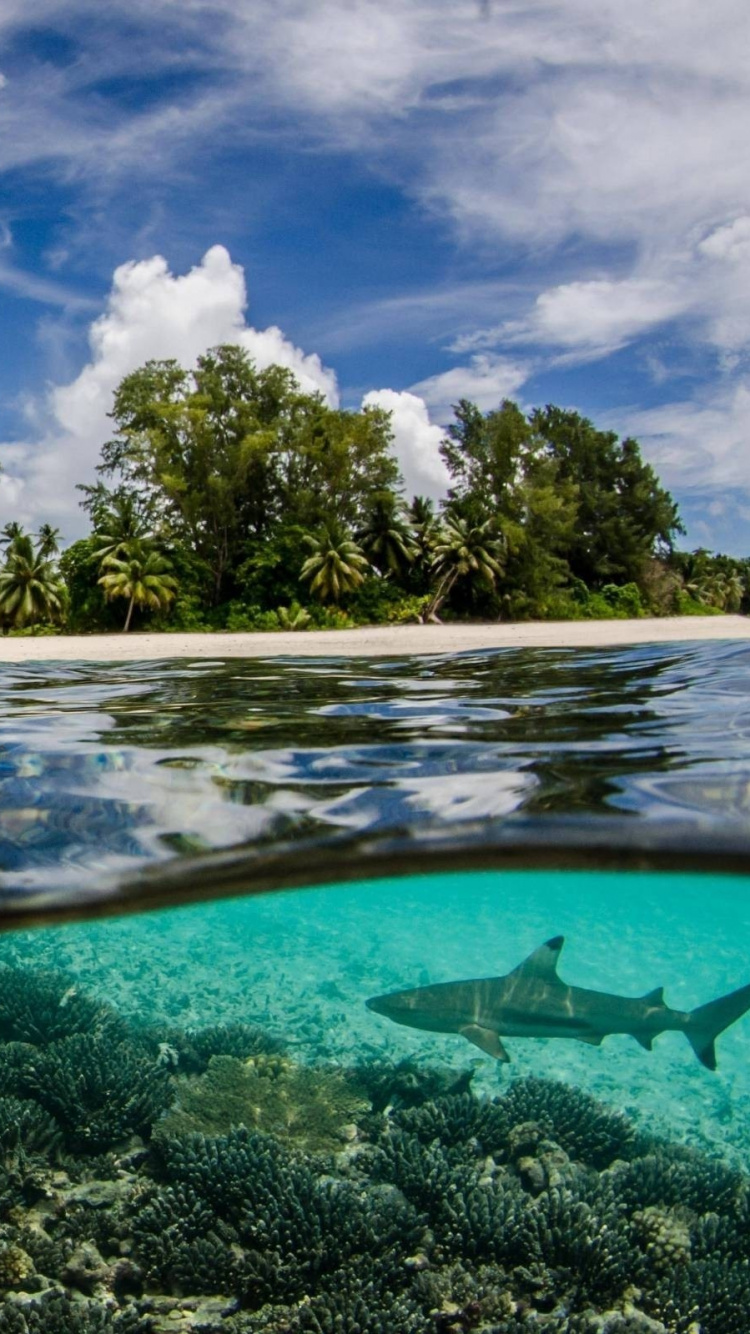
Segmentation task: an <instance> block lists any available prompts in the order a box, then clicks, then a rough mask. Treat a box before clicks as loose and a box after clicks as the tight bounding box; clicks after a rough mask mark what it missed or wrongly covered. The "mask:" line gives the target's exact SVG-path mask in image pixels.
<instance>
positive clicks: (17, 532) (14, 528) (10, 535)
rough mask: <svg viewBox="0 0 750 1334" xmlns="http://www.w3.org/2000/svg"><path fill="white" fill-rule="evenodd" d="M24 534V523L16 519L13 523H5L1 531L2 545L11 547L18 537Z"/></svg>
mask: <svg viewBox="0 0 750 1334" xmlns="http://www.w3.org/2000/svg"><path fill="white" fill-rule="evenodd" d="M23 536H24V529H23V525H22V524H20V523H17V522H16V520H15V519H13V520H12V522H11V523H6V524H4V526H3V528H2V531H1V532H0V546H2V547H10V546H12V545H13V543H14V542H15V541H16V538H18V537H23Z"/></svg>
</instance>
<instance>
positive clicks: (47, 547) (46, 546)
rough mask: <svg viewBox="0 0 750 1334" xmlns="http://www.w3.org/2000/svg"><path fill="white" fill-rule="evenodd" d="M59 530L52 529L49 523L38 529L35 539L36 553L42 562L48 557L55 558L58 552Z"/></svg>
mask: <svg viewBox="0 0 750 1334" xmlns="http://www.w3.org/2000/svg"><path fill="white" fill-rule="evenodd" d="M60 536H61V534H60V529H59V528H53V526H52V524H51V523H43V524H41V525H40V527H39V532H38V533H37V535H36V538H37V551H38V553H39V555H40V556H41V557H42V559H43V560H46V559H47V558H48V557H49V556H56V555H57V553H58V552H59V550H60Z"/></svg>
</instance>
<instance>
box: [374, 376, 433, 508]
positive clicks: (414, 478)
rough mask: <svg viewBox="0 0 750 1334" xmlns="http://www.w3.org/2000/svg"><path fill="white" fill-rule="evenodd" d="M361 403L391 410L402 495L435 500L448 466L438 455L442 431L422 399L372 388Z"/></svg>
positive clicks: (391, 390)
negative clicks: (427, 497)
mask: <svg viewBox="0 0 750 1334" xmlns="http://www.w3.org/2000/svg"><path fill="white" fill-rule="evenodd" d="M362 406H363V407H364V408H366V407H377V408H384V409H385V410H386V412H390V413H391V422H392V426H393V437H394V452H395V454H396V458H397V459H398V462H399V467H400V468H401V473H402V476H403V479H404V487H405V490H406V495H407V496H408V497H411V496H415V495H417V496H429V497H430V498H431V499H433V500H439V499H440V498H441V497H442V496H444V495H445V493H446V491H447V489H448V480H449V479H448V469H447V468H446V466H445V464H444V462H443V460H442V458H441V457H440V441H441V440H442V438H443V430H442V428H441V427H440V426H436V425H435V424H434V423H433V422H431V421H430V417H429V413H428V411H427V404H426V403H425V401H424V399H423V398H419V397H418V396H417V395H416V394H410V393H408V392H406V391H404V392H402V393H397V392H396V390H394V389H373V390H371V391H370V393H369V394H365V396H364V398H363V400H362Z"/></svg>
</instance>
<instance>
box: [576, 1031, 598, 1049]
mask: <svg viewBox="0 0 750 1334" xmlns="http://www.w3.org/2000/svg"><path fill="white" fill-rule="evenodd" d="M603 1039H604V1034H603V1033H587V1034H586V1036H585V1037H584V1036H583V1034H582V1033H579V1034H578V1041H579V1042H588V1044H589V1046H590V1047H601V1045H602V1041H603Z"/></svg>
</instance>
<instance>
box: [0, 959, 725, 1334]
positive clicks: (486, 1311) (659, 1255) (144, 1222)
mask: <svg viewBox="0 0 750 1334" xmlns="http://www.w3.org/2000/svg"><path fill="white" fill-rule="evenodd" d="M71 988H73V990H71ZM0 1029H1V1031H2V1033H3V1034H4V1038H5V1040H4V1041H2V1042H0V1178H1V1179H0V1334H43V1332H45V1331H49V1334H63V1331H64V1332H65V1334H89V1332H91V1334H166V1331H167V1330H172V1331H174V1332H175V1334H190V1332H191V1331H194V1332H195V1334H220V1332H221V1334H305V1332H306V1331H309V1332H310V1334H396V1331H398V1334H464V1332H465V1331H468V1332H471V1331H476V1332H477V1334H697V1331H700V1334H747V1331H748V1329H750V1269H748V1259H747V1257H748V1254H749V1253H750V1179H749V1178H748V1177H746V1176H745V1175H744V1174H743V1173H742V1172H741V1171H739V1170H738V1169H737V1168H735V1167H731V1166H728V1165H726V1164H724V1163H723V1162H720V1161H717V1160H716V1159H714V1158H710V1157H708V1156H706V1155H704V1154H702V1153H700V1152H698V1151H697V1150H695V1149H688V1148H685V1147H682V1146H679V1145H675V1144H671V1143H668V1142H665V1141H663V1140H658V1139H655V1138H653V1137H649V1136H648V1135H646V1134H645V1133H643V1132H642V1131H640V1130H639V1128H638V1127H637V1126H636V1125H635V1124H634V1123H633V1122H632V1121H631V1120H629V1119H628V1118H627V1117H625V1116H623V1115H622V1114H621V1113H620V1112H618V1111H616V1110H614V1109H611V1108H608V1107H605V1106H603V1105H602V1104H600V1103H598V1102H596V1101H595V1100H594V1099H592V1098H590V1097H589V1096H588V1095H586V1094H584V1093H582V1092H581V1091H580V1090H578V1089H575V1088H571V1087H568V1086H565V1085H562V1084H557V1083H553V1082H551V1081H546V1080H541V1079H536V1078H534V1079H523V1078H519V1079H516V1080H514V1081H512V1082H511V1083H510V1084H509V1085H508V1086H507V1088H506V1090H505V1091H504V1093H503V1094H502V1095H501V1096H500V1097H496V1098H492V1099H481V1098H478V1097H475V1096H474V1094H473V1093H472V1092H471V1090H470V1074H469V1073H467V1074H460V1075H456V1074H455V1072H452V1071H440V1070H429V1069H421V1068H420V1067H418V1066H416V1065H415V1064H414V1063H413V1062H402V1063H400V1064H399V1065H388V1064H387V1063H384V1062H377V1063H375V1064H373V1065H372V1066H368V1065H367V1064H366V1063H360V1064H359V1065H358V1066H356V1067H355V1068H353V1069H352V1070H348V1071H337V1070H332V1069H330V1068H325V1067H322V1066H304V1065H300V1064H295V1063H294V1062H293V1061H291V1060H290V1059H289V1057H288V1055H287V1054H285V1053H284V1051H283V1049H282V1046H281V1044H280V1043H279V1042H278V1041H277V1040H276V1039H275V1038H269V1037H268V1035H266V1034H265V1033H264V1032H263V1031H262V1030H260V1029H255V1028H253V1027H252V1026H250V1025H232V1026H217V1027H215V1028H213V1029H206V1030H202V1031H191V1030H186V1031H184V1032H181V1031H179V1030H176V1029H169V1030H168V1031H167V1030H166V1029H157V1028H155V1027H154V1028H148V1027H138V1026H136V1025H134V1024H133V1023H131V1022H127V1021H125V1020H124V1019H122V1018H120V1017H119V1016H118V1015H117V1014H115V1013H114V1012H113V1011H112V1010H111V1009H109V1008H108V1007H106V1006H104V1007H102V1006H100V1005H98V1004H97V1003H96V1002H94V1001H91V1000H89V999H88V998H87V997H86V996H85V995H84V994H79V992H78V990H77V989H76V988H75V987H74V984H73V983H72V982H71V981H70V979H69V978H67V977H64V976H63V975H61V974H57V973H49V972H47V973H34V972H33V971H31V970H26V971H22V970H18V975H14V970H13V969H12V968H10V967H8V966H6V967H4V968H2V969H0Z"/></svg>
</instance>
